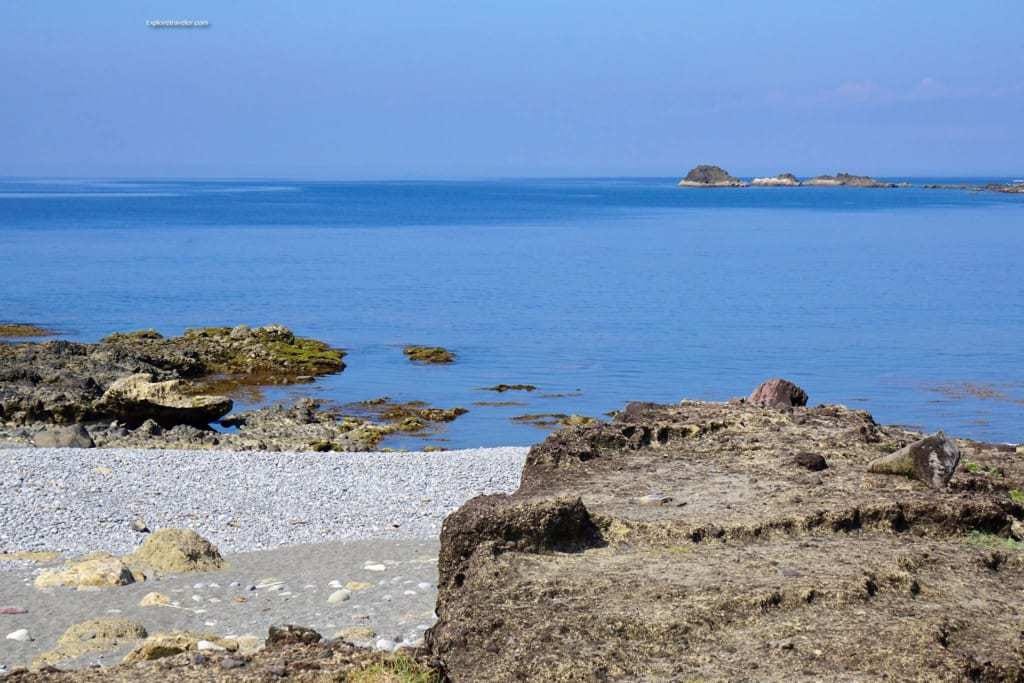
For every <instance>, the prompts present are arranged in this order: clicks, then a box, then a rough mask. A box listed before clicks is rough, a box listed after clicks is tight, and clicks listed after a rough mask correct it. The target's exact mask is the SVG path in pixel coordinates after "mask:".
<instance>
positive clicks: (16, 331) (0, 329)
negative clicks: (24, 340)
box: [0, 322, 57, 339]
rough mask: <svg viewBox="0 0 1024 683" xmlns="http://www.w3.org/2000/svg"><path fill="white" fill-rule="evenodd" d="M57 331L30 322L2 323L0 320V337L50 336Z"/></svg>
mask: <svg viewBox="0 0 1024 683" xmlns="http://www.w3.org/2000/svg"><path fill="white" fill-rule="evenodd" d="M56 334H57V333H56V332H54V331H53V330H51V329H48V328H46V327H42V326H40V325H34V324H32V323H3V322H0V339H14V338H21V337H52V336H54V335H56Z"/></svg>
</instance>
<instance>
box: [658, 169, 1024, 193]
mask: <svg viewBox="0 0 1024 683" xmlns="http://www.w3.org/2000/svg"><path fill="white" fill-rule="evenodd" d="M678 186H679V187H691V188H716V187H857V188H872V189H890V188H908V187H913V185H912V184H910V183H906V182H900V183H894V182H890V181H885V180H878V179H876V178H872V177H871V176H866V175H853V174H850V173H837V174H835V175H819V176H814V177H812V178H806V179H804V180H801V179H799V178H797V177H796V176H795V175H793V174H792V173H780V174H778V175H775V176H765V177H759V178H752V179H750V180H749V181H747V180H743V179H740V178H736V177H734V176H733V175H731V174H730V173H729V172H728V171H726V170H725V169H723V168H722V167H720V166H714V165H711V164H700V165H698V166H695V167H694V168H692V169H691V170H690V171H689V173H687V174H686V176H685V177H684V178H683V179H682V180H680V181H679V183H678ZM921 187H922V188H923V189H926V190H968V191H971V192H1001V193H1004V194H1024V183H1020V182H1017V183H1007V184H999V183H987V184H981V185H971V184H968V185H963V184H960V185H953V184H941V183H930V184H927V185H922V186H921Z"/></svg>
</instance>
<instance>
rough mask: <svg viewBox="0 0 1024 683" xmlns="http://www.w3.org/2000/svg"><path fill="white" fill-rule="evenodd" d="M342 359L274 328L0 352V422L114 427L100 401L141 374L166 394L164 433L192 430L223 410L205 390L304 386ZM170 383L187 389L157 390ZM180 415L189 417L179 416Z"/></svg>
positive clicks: (107, 405) (132, 336)
mask: <svg viewBox="0 0 1024 683" xmlns="http://www.w3.org/2000/svg"><path fill="white" fill-rule="evenodd" d="M344 355H345V353H344V351H341V350H340V349H334V348H331V347H330V346H328V345H327V344H325V343H324V342H321V341H317V340H315V339H308V338H305V337H297V336H296V335H295V334H293V333H292V332H291V331H290V330H288V329H287V328H285V327H282V326H280V325H268V326H266V327H258V328H250V327H248V326H245V325H239V326H237V327H234V328H228V327H217V328H199V329H193V330H188V331H186V332H185V333H184V334H183V335H181V336H179V337H169V338H168V337H164V336H162V335H161V334H160V333H159V332H156V331H154V330H141V331H137V332H128V333H118V334H112V335H110V336H108V337H106V338H105V339H103V340H102V341H100V342H99V343H96V344H83V343H75V342H68V341H48V342H42V343H37V342H22V343H17V344H0V420H2V421H3V422H5V423H8V424H16V425H26V424H32V423H57V424H71V423H76V422H77V423H90V422H92V423H94V422H101V421H107V422H109V421H110V420H111V419H121V418H122V417H123V416H122V415H121V414H119V412H118V410H113V408H112V407H113V406H115V405H116V406H120V405H121V402H119V401H104V400H103V397H104V394H105V392H107V390H108V389H110V388H111V387H112V386H113V385H114V384H115V383H116V382H118V381H119V380H123V379H124V378H126V377H129V376H131V375H143V374H144V375H147V376H148V380H147V381H148V382H152V383H154V384H155V385H158V387H150V389H152V390H153V391H157V389H159V390H158V393H159V394H160V395H161V396H162V397H163V398H161V401H164V399H166V398H167V396H165V394H167V393H168V392H169V390H170V389H173V392H172V393H173V394H174V396H173V400H172V401H170V403H169V404H168V405H170V406H172V407H173V408H174V409H175V410H172V411H169V412H167V411H165V412H164V413H161V414H162V417H163V421H162V422H161V424H162V425H163V426H164V427H169V426H172V425H171V423H173V422H179V418H183V419H181V420H180V423H183V424H193V425H194V424H196V423H197V422H198V423H202V422H203V420H204V419H206V420H207V421H209V420H211V419H215V417H216V416H215V414H216V413H218V412H219V413H220V414H223V412H224V407H225V406H226V405H227V403H226V399H224V398H223V397H213V398H212V399H204V398H201V396H202V395H204V394H207V393H209V391H208V390H207V386H210V387H214V388H215V389H216V390H223V391H224V392H225V393H230V390H231V387H233V386H235V387H240V386H247V385H254V384H255V385H269V384H288V383H293V382H305V381H309V380H310V379H311V378H312V377H315V376H317V375H323V374H327V373H332V372H338V371H340V370H342V369H344V367H345V364H344V363H343V362H342V358H343V357H344ZM172 380H175V381H182V380H187V383H186V382H181V383H177V384H174V385H168V384H163V383H165V382H169V381H172ZM158 404H159V405H162V403H161V402H158ZM200 404H202V405H200ZM181 408H187V409H189V410H186V411H185V413H181V412H180V411H178V409H181ZM200 408H202V410H200ZM112 410H113V412H112ZM175 411H178V412H175ZM204 411H205V414H198V413H204ZM210 415H214V417H209V416H210ZM131 419H132V420H134V417H131ZM143 419H145V418H143Z"/></svg>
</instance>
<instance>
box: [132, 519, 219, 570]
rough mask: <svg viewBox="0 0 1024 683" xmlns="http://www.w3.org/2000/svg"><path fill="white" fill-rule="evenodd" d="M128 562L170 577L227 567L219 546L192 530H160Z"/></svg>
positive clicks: (149, 537)
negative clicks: (165, 573)
mask: <svg viewBox="0 0 1024 683" xmlns="http://www.w3.org/2000/svg"><path fill="white" fill-rule="evenodd" d="M125 560H127V561H128V562H129V563H130V564H138V565H141V566H143V567H146V568H150V569H154V570H156V571H159V572H167V573H170V574H181V573H185V572H204V571H213V570H216V569H223V568H224V567H226V566H227V565H226V563H225V562H224V558H223V557H221V554H220V551H218V550H217V547H216V546H214V545H213V544H212V543H210V542H209V541H207V540H206V539H205V538H203V537H202V536H200V535H199V534H197V533H196V532H194V531H192V530H191V529H160V530H159V531H156V532H154V533H152V534H150V535H149V536H148V537H147V538H146V540H145V542H144V543H143V544H142V545H141V546H139V548H138V549H137V550H136V551H135V552H134V553H132V554H131V555H128V556H127V557H126V558H125Z"/></svg>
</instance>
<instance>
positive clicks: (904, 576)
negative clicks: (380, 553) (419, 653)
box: [427, 402, 1024, 682]
mask: <svg viewBox="0 0 1024 683" xmlns="http://www.w3.org/2000/svg"><path fill="white" fill-rule="evenodd" d="M922 436H923V435H921V434H919V433H915V432H911V431H907V430H905V429H903V428H899V427H887V426H882V425H878V424H876V423H875V421H874V420H873V419H872V418H871V416H870V415H869V414H867V413H865V412H863V411H856V410H849V409H847V408H844V407H841V406H819V407H815V408H807V407H803V406H785V407H782V408H773V407H764V406H759V405H754V404H752V403H750V402H734V403H730V404H718V403H702V402H683V403H681V404H679V405H672V406H661V405H654V404H645V403H633V404H630V405H628V406H627V407H626V408H625V409H624V410H622V411H621V412H620V413H618V414H617V415H616V417H615V418H614V419H613V421H612V422H610V423H601V424H596V425H589V426H581V427H575V428H570V429H565V430H562V431H560V432H558V433H556V434H554V435H552V436H551V437H549V438H548V439H547V440H546V441H545V442H544V443H542V444H540V445H538V446H535V447H534V448H533V449H532V450H531V452H530V455H529V457H528V460H527V463H526V465H525V467H524V471H523V481H522V485H521V487H520V488H519V490H518V491H516V492H515V493H514V494H512V495H507V496H505V495H498V496H485V497H479V498H475V499H473V500H471V501H469V502H468V503H467V504H466V505H465V506H463V507H462V508H461V509H460V510H459V511H457V512H456V513H454V514H452V515H451V516H450V517H449V518H448V519H447V520H446V521H445V523H444V527H443V531H442V535H441V555H440V563H439V571H440V581H439V596H438V605H437V610H438V615H439V617H440V620H439V622H438V623H437V625H436V626H435V627H434V628H433V629H431V630H430V631H429V632H428V636H427V643H428V646H430V647H431V648H432V649H433V653H434V655H435V656H437V657H438V658H439V660H440V661H441V662H442V663H443V665H444V667H445V669H446V672H447V674H448V675H449V676H450V677H451V680H453V681H456V682H459V681H482V680H536V681H583V680H630V681H632V680H645V681H658V680H664V681H669V680H671V681H678V680H778V681H784V680H785V681H790V680H875V679H881V678H889V679H892V680H950V681H953V680H1019V679H1020V678H1021V676H1024V648H1022V647H1021V645H1020V637H1019V636H1020V632H1021V627H1022V624H1024V607H1021V605H1020V601H1019V600H1018V599H1017V596H1018V595H1020V593H1021V591H1022V590H1024V557H1022V554H1021V551H1020V550H1018V549H1017V548H1019V545H1017V544H1015V542H1013V541H1011V540H1010V539H1009V538H1008V536H1009V534H1010V533H1011V528H1013V527H1014V525H1015V523H1016V528H1020V523H1019V522H1018V521H1017V520H1018V518H1020V517H1022V516H1024V507H1022V505H1021V504H1019V503H1018V502H1016V500H1020V499H1021V494H1020V490H1021V489H1024V461H1021V459H1020V457H1019V455H1017V454H1015V453H1014V452H1013V449H1012V447H1003V446H994V445H986V444H980V443H975V442H970V441H965V440H956V445H957V448H958V449H959V450H960V451H962V452H963V454H964V457H967V458H970V461H971V462H972V463H977V467H976V468H973V471H964V470H959V471H957V472H956V474H955V476H953V478H952V479H951V480H950V481H949V484H948V487H947V488H944V489H940V490H935V489H932V488H931V487H930V486H928V485H927V484H925V483H923V482H920V481H917V480H915V479H911V478H906V477H893V476H882V475H877V474H872V473H869V472H868V467H869V463H870V462H872V461H873V460H875V459H876V458H878V457H881V456H885V455H888V454H891V453H894V452H896V451H898V450H899V449H900V448H903V447H904V446H906V445H908V444H911V443H914V442H916V441H918V440H919V439H921V438H922ZM801 454H805V455H801ZM806 454H810V455H806ZM826 465H827V466H826Z"/></svg>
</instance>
